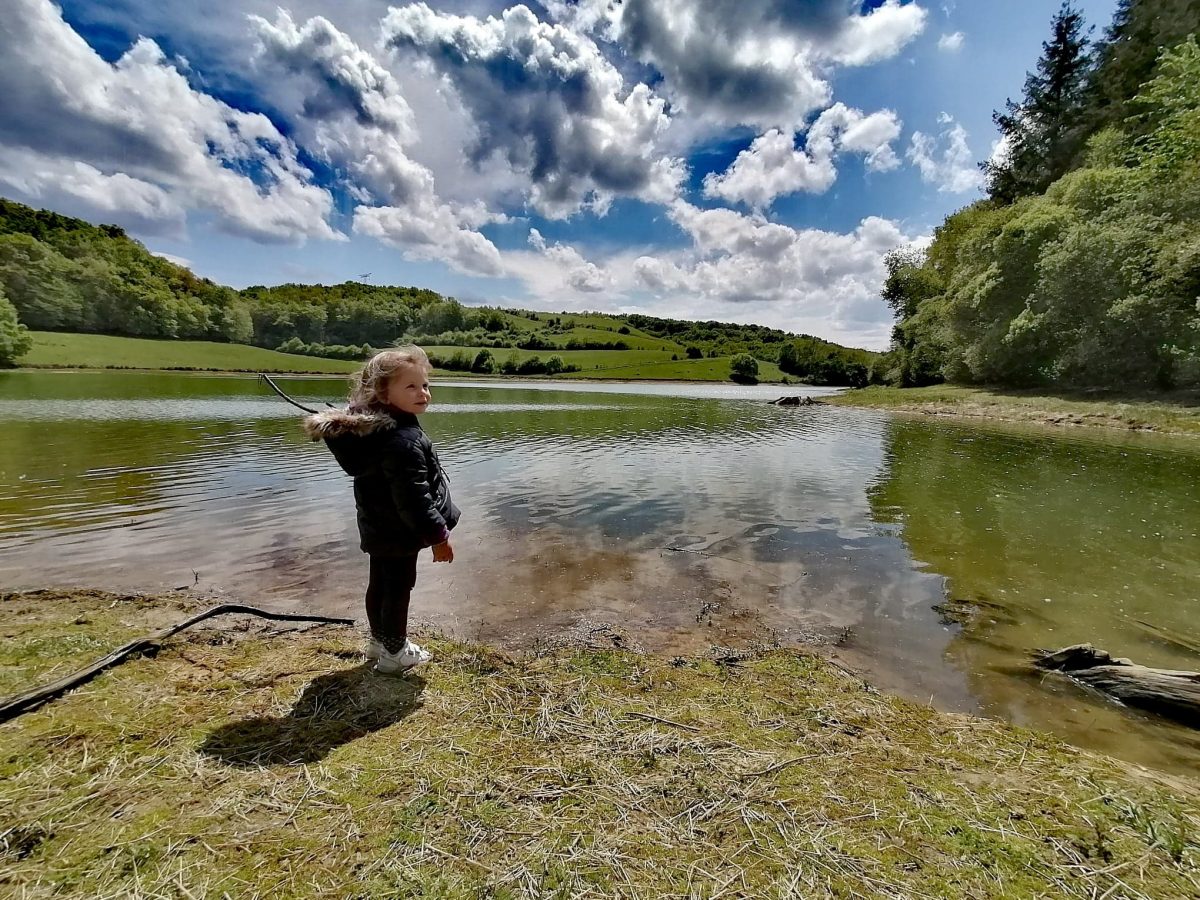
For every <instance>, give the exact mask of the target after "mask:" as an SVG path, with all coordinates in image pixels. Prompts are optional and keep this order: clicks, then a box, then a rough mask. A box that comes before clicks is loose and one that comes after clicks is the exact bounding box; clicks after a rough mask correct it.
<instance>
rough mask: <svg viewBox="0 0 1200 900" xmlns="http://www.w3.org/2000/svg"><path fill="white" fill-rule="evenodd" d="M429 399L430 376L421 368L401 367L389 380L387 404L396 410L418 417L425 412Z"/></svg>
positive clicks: (412, 366)
mask: <svg viewBox="0 0 1200 900" xmlns="http://www.w3.org/2000/svg"><path fill="white" fill-rule="evenodd" d="M429 398H430V394H429V376H428V375H427V374H426V373H425V369H424V368H422V367H421V366H414V365H407V366H401V367H400V368H399V369H397V370H396V374H394V375H393V376H392V377H391V378H390V379H388V386H387V403H388V406H391V407H393V408H394V409H398V410H400V411H401V412H406V413H411V414H412V415H414V416H416V415H419V414H421V413H423V412H425V408H426V407H427V406H429Z"/></svg>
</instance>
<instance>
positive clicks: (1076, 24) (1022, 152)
mask: <svg viewBox="0 0 1200 900" xmlns="http://www.w3.org/2000/svg"><path fill="white" fill-rule="evenodd" d="M1051 32H1052V34H1051V38H1050V40H1049V41H1046V42H1044V43H1043V44H1042V56H1041V59H1039V60H1038V64H1037V70H1036V71H1035V72H1030V73H1029V74H1028V75H1027V76H1026V78H1025V96H1024V97H1023V99H1022V101H1021V102H1020V103H1014V102H1013V101H1012V100H1009V101H1007V102H1006V103H1005V111H1004V112H999V111H997V112H995V113H993V115H992V118H993V119H994V120H995V122H996V125H997V127H999V129H1000V133H1001V135H1002V139H1003V146H1004V148H1005V153H1004V155H1003V156H1002V158H999V159H996V160H993V161H989V162H986V163H984V164H983V170H984V172H985V173H986V175H987V182H988V194H989V195H990V196H991V197H992V199H994V200H999V201H1001V202H1003V203H1012V202H1013V201H1014V200H1016V199H1017V198H1019V197H1025V196H1030V195H1032V194H1040V193H1041V192H1042V191H1044V190H1045V189H1046V188H1047V187H1049V186H1050V184H1051V183H1052V182H1054V181H1056V180H1057V179H1058V178H1060V177H1062V175H1064V174H1065V173H1066V172H1067V171H1068V170H1069V168H1070V166H1071V163H1072V161H1073V160H1074V159H1075V157H1076V155H1077V154H1078V152H1079V150H1080V149H1081V147H1082V146H1083V141H1084V138H1085V136H1086V134H1085V132H1084V126H1083V110H1084V107H1085V100H1086V92H1085V85H1086V78H1087V74H1088V71H1089V66H1090V64H1091V61H1090V57H1089V55H1088V47H1087V44H1088V41H1087V37H1086V35H1085V33H1084V23H1083V16H1082V15H1080V14H1079V12H1078V11H1077V10H1075V9H1074V8H1072V6H1071V4H1070V2H1069V0H1067V2H1064V3H1063V5H1062V7H1061V8H1060V9H1059V11H1058V14H1057V15H1056V16H1055V17H1054V21H1053V23H1052V24H1051Z"/></svg>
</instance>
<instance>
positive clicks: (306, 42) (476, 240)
mask: <svg viewBox="0 0 1200 900" xmlns="http://www.w3.org/2000/svg"><path fill="white" fill-rule="evenodd" d="M252 22H253V23H254V25H255V27H256V29H257V31H258V35H259V46H258V52H257V56H256V65H257V66H258V68H259V70H260V75H261V80H262V83H263V84H264V85H271V86H276V87H274V88H273V89H268V90H269V93H270V95H271V96H272V99H273V100H274V102H275V105H276V106H277V108H279V109H281V110H282V111H283V112H284V113H285V114H286V115H288V116H289V119H290V120H291V121H292V122H294V123H295V128H296V129H297V130H298V131H299V132H300V133H301V134H303V135H304V138H303V142H304V145H305V146H306V148H309V149H310V150H311V152H314V153H316V154H318V155H319V156H320V157H321V158H322V159H323V160H324V161H325V162H328V163H331V164H334V165H336V166H338V167H340V168H343V169H344V170H345V171H346V172H347V175H348V177H349V178H350V179H352V184H353V187H354V188H355V193H354V195H353V196H355V197H356V199H358V200H359V202H360V203H361V204H363V205H361V206H359V207H358V208H357V209H356V210H355V213H354V226H353V227H354V231H355V232H356V233H359V234H365V235H369V236H371V237H374V238H377V239H379V240H382V241H384V242H386V243H388V244H391V245H392V246H395V247H398V248H400V249H401V250H403V251H405V253H406V254H408V255H409V256H410V257H412V258H416V259H435V260H442V261H444V262H446V263H448V264H449V265H451V266H452V267H454V268H456V269H459V270H460V271H463V272H467V273H470V274H475V275H495V274H497V273H498V272H499V271H500V255H499V252H498V251H497V250H496V248H495V246H493V245H492V243H491V241H489V240H488V239H487V238H486V237H484V236H483V235H481V234H479V233H478V232H477V231H476V229H477V228H478V227H480V226H481V225H483V224H485V223H486V222H488V221H494V220H496V219H497V218H503V217H502V216H500V217H498V216H496V215H493V214H490V213H489V212H488V211H487V210H486V209H485V208H484V207H483V206H482V204H478V203H477V204H474V205H471V206H464V207H462V208H461V209H460V208H456V207H454V206H451V205H450V204H447V203H444V202H443V201H442V200H441V199H440V198H439V197H438V195H437V192H436V189H435V184H434V178H433V175H432V173H431V172H430V171H429V170H428V169H427V168H425V167H424V166H422V165H421V164H419V163H417V162H415V161H414V160H412V159H411V158H410V157H409V156H408V153H407V152H406V149H405V144H406V143H407V142H411V141H414V140H415V139H416V125H415V122H414V119H413V114H412V110H411V108H410V107H409V105H408V103H407V101H406V100H405V98H404V96H403V95H402V93H401V91H400V87H399V85H398V83H397V81H396V79H395V78H394V77H393V76H392V74H391V73H390V72H389V71H388V70H387V69H386V68H385V67H383V66H382V65H380V64H379V62H378V61H377V60H376V59H375V58H374V57H373V56H371V54H369V53H367V52H366V51H365V50H363V49H362V48H361V47H360V46H359V45H358V44H356V43H355V42H354V41H353V40H351V39H350V38H349V37H348V36H347V35H346V34H344V33H342V32H341V31H339V30H338V29H337V28H336V27H334V25H333V24H332V23H330V22H329V21H328V20H327V19H324V18H322V17H320V16H316V17H314V18H312V19H309V20H308V21H307V22H305V23H303V24H302V25H297V24H296V22H295V21H294V20H293V19H292V17H291V16H290V15H288V13H286V12H283V11H280V12H279V13H278V14H277V16H276V20H275V21H274V22H273V23H272V22H268V21H267V20H266V19H263V18H260V17H257V16H254V17H252ZM374 201H381V202H382V203H381V205H378V206H375V205H373V202H374Z"/></svg>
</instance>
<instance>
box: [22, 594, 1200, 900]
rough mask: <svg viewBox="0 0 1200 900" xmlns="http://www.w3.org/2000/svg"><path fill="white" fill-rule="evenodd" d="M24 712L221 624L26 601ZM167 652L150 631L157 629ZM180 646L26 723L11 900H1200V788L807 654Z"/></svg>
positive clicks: (169, 607)
mask: <svg viewBox="0 0 1200 900" xmlns="http://www.w3.org/2000/svg"><path fill="white" fill-rule="evenodd" d="M0 602H2V603H3V606H4V612H5V622H6V630H7V640H6V641H5V643H4V645H3V647H2V648H0V655H2V657H3V664H4V665H3V672H4V687H5V689H6V690H15V689H16V688H18V687H24V686H28V685H30V684H33V683H37V682H41V681H44V680H47V679H48V678H49V677H50V675H52V674H61V668H62V666H63V664H64V660H65V659H66V657H67V655H66V654H64V652H63V648H70V649H71V656H73V657H75V658H76V659H77V660H78V659H90V658H91V657H92V656H93V655H97V656H98V655H100V654H102V653H103V652H104V651H105V650H106V649H108V648H110V647H111V646H115V645H117V644H119V643H121V642H123V641H124V640H127V639H128V638H129V637H131V636H132V635H133V634H139V633H142V632H145V631H149V630H151V628H152V627H153V626H152V625H151V623H150V621H149V620H150V619H151V618H155V617H157V618H158V619H161V618H162V617H164V616H177V617H179V618H182V617H183V616H184V615H186V613H187V611H188V610H190V609H191V608H192V607H194V605H195V601H189V600H184V599H181V598H180V596H179V595H176V596H174V597H128V596H116V595H105V594H100V593H95V592H76V593H74V594H70V593H54V592H36V593H32V594H7V595H4V596H3V599H2V600H0ZM157 624H161V623H160V622H157V621H156V622H155V623H154V625H157ZM430 643H431V645H432V647H433V649H434V652H435V654H436V661H435V662H434V663H433V664H432V665H430V666H428V667H427V668H426V669H424V670H423V671H422V672H421V674H420V675H413V676H409V677H407V678H403V679H393V678H386V677H381V676H377V675H374V674H372V673H371V672H370V671H369V670H368V668H367V667H366V666H365V665H364V664H363V662H362V659H361V657H360V656H359V655H358V653H357V650H358V646H359V643H358V639H357V637H356V635H355V634H354V633H353V632H352V631H351V630H349V629H344V628H325V627H321V628H318V629H311V630H306V631H302V632H301V631H287V632H280V631H276V630H274V629H268V628H264V627H261V626H253V627H251V626H247V627H245V628H243V629H232V630H228V631H219V630H209V631H201V632H197V633H194V634H192V635H191V636H190V637H186V638H184V637H183V636H181V637H180V638H178V639H173V640H172V641H171V642H169V643H168V644H167V645H166V646H165V647H164V648H163V650H162V651H161V652H160V653H159V654H158V655H157V657H156V658H155V659H140V660H134V661H130V662H128V663H125V664H124V665H122V666H121V667H119V668H117V669H115V670H113V671H111V672H109V673H107V674H105V675H104V676H102V677H101V678H99V679H97V680H96V681H94V682H92V683H91V684H89V685H87V686H86V687H84V688H81V689H79V690H77V691H75V692H73V693H72V694H70V695H68V696H66V697H64V698H62V699H61V700H59V701H56V702H55V703H53V704H51V705H50V706H48V707H45V708H43V709H42V710H39V711H37V712H35V713H31V714H28V715H26V716H24V717H22V718H20V719H17V720H15V721H13V722H10V723H8V724H6V725H4V726H2V727H0V742H2V744H3V751H4V752H3V757H2V758H3V763H2V766H3V776H4V777H3V784H4V786H3V788H0V795H2V796H3V800H4V803H3V805H2V806H0V816H2V817H3V820H2V821H0V855H2V861H0V882H2V883H3V884H4V885H5V886H6V889H7V890H9V891H11V892H12V893H14V894H18V895H25V896H36V895H43V894H45V895H49V894H53V895H54V896H61V897H98V896H113V895H132V894H135V893H142V894H145V895H147V896H150V895H155V894H167V895H172V896H174V895H183V896H187V895H189V894H190V895H192V896H222V895H223V894H225V893H228V894H230V895H235V896H257V895H265V894H271V895H274V896H279V897H290V896H311V895H318V894H337V895H342V896H347V895H353V896H358V897H383V896H396V895H421V896H438V897H464V898H467V897H470V898H475V897H481V896H490V897H516V896H547V897H548V896H563V897H566V896H571V897H587V896H640V897H648V896H655V897H682V896H691V897H695V896H714V897H715V896H717V895H719V894H722V893H726V894H728V895H730V896H743V897H745V896H779V897H784V896H796V897H799V896H813V895H816V894H822V895H836V896H868V897H896V896H905V897H920V896H938V897H945V896H962V897H982V896H987V897H1013V898H1017V897H1021V898H1024V897H1032V896H1048V895H1053V896H1059V897H1095V896H1102V895H1104V894H1105V893H1108V895H1109V896H1129V897H1134V896H1147V897H1184V896H1193V895H1195V894H1196V892H1197V891H1198V890H1200V846H1198V844H1197V840H1198V834H1200V820H1198V818H1197V815H1196V810H1197V809H1198V808H1200V807H1198V805H1197V800H1198V798H1200V793H1197V789H1198V786H1197V785H1196V783H1195V782H1193V781H1190V780H1188V779H1173V780H1167V779H1166V778H1165V777H1164V778H1161V779H1160V778H1158V777H1155V776H1151V775H1150V774H1149V773H1142V772H1136V771H1131V770H1128V769H1125V768H1123V767H1121V766H1118V765H1117V764H1115V763H1114V762H1112V761H1109V760H1106V759H1103V758H1100V757H1095V756H1092V755H1090V754H1087V753H1085V752H1081V751H1077V750H1074V749H1071V748H1069V747H1066V746H1064V745H1062V744H1060V743H1058V742H1057V741H1055V740H1054V739H1052V738H1049V737H1046V736H1042V735H1038V734H1035V733H1031V732H1027V731H1023V730H1021V729H1018V728H1013V727H1010V726H1006V725H1003V724H999V723H996V722H991V721H986V720H981V719H975V718H971V717H967V716H958V715H947V714H943V713H939V712H937V711H935V710H933V709H930V708H928V707H923V706H916V705H913V704H911V703H907V702H904V701H901V700H898V699H894V698H891V697H887V696H884V695H882V694H879V693H878V692H876V691H874V690H872V689H870V688H869V687H867V686H866V685H864V684H863V683H862V682H861V681H859V680H858V679H857V678H856V677H853V676H851V675H848V674H847V673H846V672H844V671H842V670H840V669H838V668H836V667H834V666H832V665H830V664H828V663H825V662H822V661H821V660H819V659H817V658H815V657H812V656H807V655H802V654H797V653H792V652H784V651H776V652H770V653H766V654H765V655H761V656H759V657H757V658H748V659H743V660H740V661H738V660H732V659H729V660H726V661H725V662H716V661H713V660H704V659H691V658H678V659H675V660H671V661H668V660H665V659H656V658H651V657H645V656H639V655H635V654H632V653H629V652H624V651H614V650H611V649H608V650H606V649H601V648H577V649H573V650H560V651H555V652H553V653H549V654H544V655H538V654H525V655H521V656H506V655H503V654H500V653H498V652H496V651H492V650H487V649H483V648H480V647H475V646H470V645H464V644H459V643H454V642H450V641H445V640H433V641H431V642H430Z"/></svg>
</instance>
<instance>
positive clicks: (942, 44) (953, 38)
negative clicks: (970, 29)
mask: <svg viewBox="0 0 1200 900" xmlns="http://www.w3.org/2000/svg"><path fill="white" fill-rule="evenodd" d="M966 37H967V36H966V35H965V34H963V33H962V32H961V31H956V32H954V33H953V34H943V35H942V36H941V37H940V38H938V43H937V45H938V49H939V50H943V51H945V52H947V53H957V52H958V51H959V50H961V49H962V45H963V41H964V40H966Z"/></svg>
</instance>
